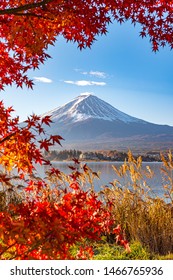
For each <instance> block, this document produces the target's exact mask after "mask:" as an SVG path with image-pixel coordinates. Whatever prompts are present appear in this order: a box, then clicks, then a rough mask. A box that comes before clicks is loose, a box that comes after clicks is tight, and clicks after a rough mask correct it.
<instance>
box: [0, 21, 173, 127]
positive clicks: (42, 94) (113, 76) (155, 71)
mask: <svg viewBox="0 0 173 280" xmlns="http://www.w3.org/2000/svg"><path fill="white" fill-rule="evenodd" d="M108 30H109V33H108V34H107V35H106V36H99V37H97V41H95V42H94V44H93V45H92V47H91V49H86V50H82V51H80V50H79V49H78V48H77V45H76V44H73V43H70V42H68V43H67V42H66V41H65V40H64V39H63V38H62V37H59V38H57V42H56V45H55V47H51V48H50V49H49V54H50V55H51V56H52V59H49V60H47V61H46V62H45V64H44V65H41V66H40V69H39V70H36V71H32V72H29V76H30V77H31V78H33V80H34V82H35V86H34V90H28V89H26V88H24V89H23V90H21V89H16V88H15V87H6V88H5V92H3V93H2V92H1V93H0V95H1V96H0V99H3V100H4V103H5V105H6V106H11V105H13V107H14V109H15V110H16V114H17V115H19V116H20V119H21V120H24V119H25V118H26V117H27V116H28V115H30V114H32V113H36V114H41V113H45V112H47V111H49V110H51V109H54V108H56V107H58V106H59V105H63V104H64V103H66V102H68V101H70V100H71V99H73V98H75V97H76V96H78V95H80V94H81V93H84V92H89V93H93V94H94V95H96V96H98V97H100V98H101V99H103V100H105V101H106V102H108V103H110V104H111V105H113V106H114V107H115V108H117V109H119V110H121V111H123V112H125V113H127V114H129V115H131V116H134V117H137V118H141V119H144V120H146V121H149V122H153V123H158V124H168V125H172V126H173V52H171V50H170V48H169V47H166V48H164V49H160V50H159V52H157V53H156V54H155V53H153V52H152V48H151V44H150V43H149V39H148V38H144V39H142V38H141V37H139V31H140V27H139V26H136V27H135V28H134V27H133V26H132V25H131V24H130V23H126V24H122V25H119V24H117V23H113V24H111V25H110V26H109V28H108Z"/></svg>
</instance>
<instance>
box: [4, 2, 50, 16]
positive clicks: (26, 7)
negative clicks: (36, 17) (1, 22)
mask: <svg viewBox="0 0 173 280" xmlns="http://www.w3.org/2000/svg"><path fill="white" fill-rule="evenodd" d="M53 1H54V0H43V1H41V2H38V3H32V4H26V5H22V6H19V7H16V8H9V9H5V10H0V15H9V14H11V15H12V14H16V13H18V12H21V11H26V10H31V9H34V8H39V7H41V6H45V5H46V4H49V3H51V2H53Z"/></svg>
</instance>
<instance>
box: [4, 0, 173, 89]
mask: <svg viewBox="0 0 173 280" xmlns="http://www.w3.org/2000/svg"><path fill="white" fill-rule="evenodd" d="M172 10H173V1H167V0H166V1H162V0H161V1H158V0H157V1H153V0H137V1H136V0H135V1H129V0H124V1H122V0H97V1H94V0H87V1H79V0H73V1H66V0H22V1H19V0H10V1H6V0H2V1H1V2H0V38H1V41H0V89H3V88H4V86H5V85H12V83H15V84H16V85H17V86H18V87H22V86H23V85H24V84H25V85H26V86H27V87H30V88H31V87H32V86H33V83H32V81H31V80H30V79H29V78H28V77H27V71H28V70H29V69H35V68H38V67H39V64H40V63H44V61H45V59H46V58H48V57H49V55H48V53H47V48H48V46H49V45H53V44H54V42H55V40H56V37H57V36H58V35H62V36H63V37H64V38H65V39H66V40H67V41H69V40H70V41H74V42H77V44H78V46H79V48H80V49H82V48H85V47H90V46H91V44H92V43H93V41H94V40H95V37H96V35H98V34H106V32H107V25H108V24H109V23H110V22H112V21H117V22H119V23H120V24H121V23H123V22H125V21H127V20H130V21H131V23H132V24H134V25H135V24H136V23H139V24H140V25H141V32H140V36H141V37H145V36H149V38H150V41H151V44H152V48H153V51H157V50H158V48H159V47H160V46H163V47H164V46H165V45H166V44H168V45H169V46H170V47H171V48H172V47H173V39H172V38H173V36H172V35H173V29H172ZM115 39H116V38H115Z"/></svg>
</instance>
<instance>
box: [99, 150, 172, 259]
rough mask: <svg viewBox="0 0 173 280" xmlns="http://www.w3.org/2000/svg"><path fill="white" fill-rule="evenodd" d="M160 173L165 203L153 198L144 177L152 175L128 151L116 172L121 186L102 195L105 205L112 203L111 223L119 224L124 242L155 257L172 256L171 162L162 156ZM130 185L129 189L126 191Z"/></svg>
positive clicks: (116, 182) (109, 189)
mask: <svg viewBox="0 0 173 280" xmlns="http://www.w3.org/2000/svg"><path fill="white" fill-rule="evenodd" d="M162 161H163V168H162V172H164V181H163V188H164V190H165V195H166V197H167V199H168V198H169V203H166V202H165V199H164V198H159V197H153V194H152V192H151V190H150V188H149V186H147V184H146V181H145V179H144V177H146V176H152V174H153V173H152V170H150V168H149V167H147V168H146V170H142V160H141V158H140V157H139V158H138V159H137V160H135V159H134V157H133V156H132V154H131V152H129V154H128V161H125V162H124V164H123V165H122V166H121V167H120V168H119V169H117V168H116V167H113V168H114V170H115V172H116V174H118V176H120V177H122V178H124V182H126V184H125V185H121V184H120V183H119V182H118V181H114V182H113V186H112V187H111V188H106V189H104V191H103V192H102V195H103V198H104V199H105V200H106V202H108V201H109V202H111V203H112V215H113V217H114V219H115V223H118V224H121V226H122V227H123V228H124V231H125V234H126V237H127V239H128V240H137V241H139V242H140V243H141V244H142V245H143V246H145V247H147V248H148V249H149V250H150V252H152V253H155V254H161V255H165V254H169V253H173V204H172V194H173V180H172V171H173V162H172V156H171V154H170V153H169V154H168V158H167V159H165V158H164V157H163V156H162ZM129 183H130V186H131V187H130V189H129Z"/></svg>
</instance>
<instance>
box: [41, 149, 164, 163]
mask: <svg viewBox="0 0 173 280" xmlns="http://www.w3.org/2000/svg"><path fill="white" fill-rule="evenodd" d="M45 156H46V158H47V159H48V160H50V161H70V160H72V159H73V158H76V159H79V160H81V161H124V160H125V159H127V157H128V156H127V153H125V152H119V151H117V150H113V151H109V150H101V151H85V152H83V151H80V150H75V149H74V150H63V151H57V150H52V151H50V152H46V153H45ZM137 156H139V155H136V157H137ZM141 157H142V160H143V161H148V162H151V161H160V153H159V152H158V151H157V152H147V153H145V154H144V155H141Z"/></svg>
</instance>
